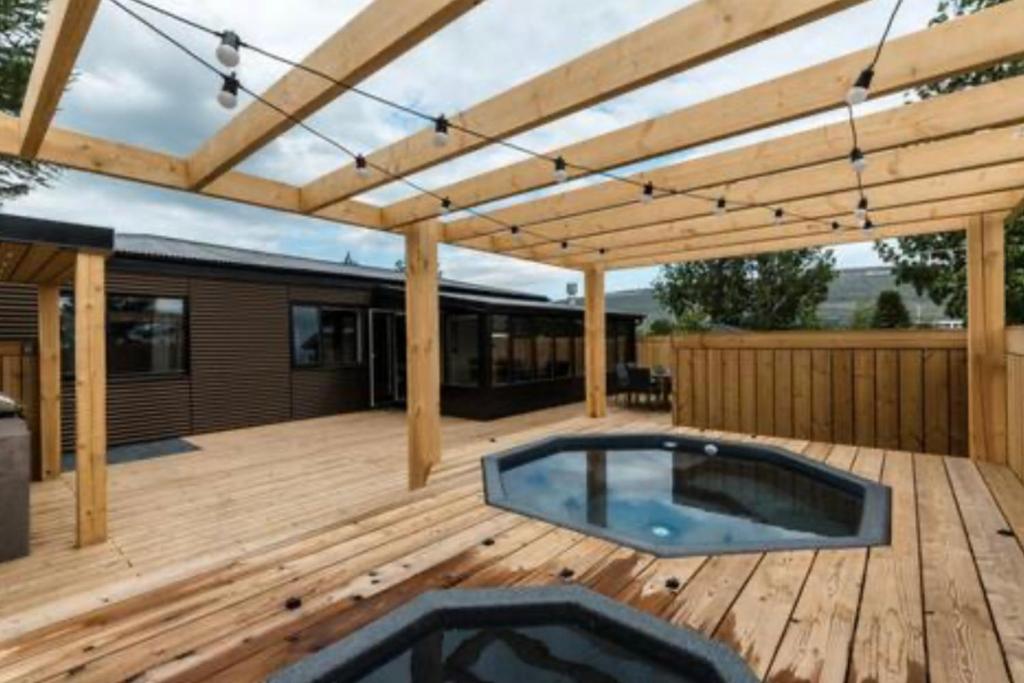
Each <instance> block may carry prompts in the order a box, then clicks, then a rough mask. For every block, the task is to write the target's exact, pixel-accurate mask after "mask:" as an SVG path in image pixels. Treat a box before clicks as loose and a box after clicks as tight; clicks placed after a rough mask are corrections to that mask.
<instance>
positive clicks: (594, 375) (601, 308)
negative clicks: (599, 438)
mask: <svg viewBox="0 0 1024 683" xmlns="http://www.w3.org/2000/svg"><path fill="white" fill-rule="evenodd" d="M584 280H585V282H584V297H583V303H584V306H585V307H586V308H585V309H584V313H583V330H584V337H585V339H584V353H585V354H586V384H587V386H586V395H587V417H604V416H605V415H607V414H608V386H607V384H608V346H607V343H606V341H605V339H606V332H605V322H606V321H605V300H604V270H603V269H602V268H600V267H599V266H598V267H592V268H588V269H587V271H586V273H585V275H584Z"/></svg>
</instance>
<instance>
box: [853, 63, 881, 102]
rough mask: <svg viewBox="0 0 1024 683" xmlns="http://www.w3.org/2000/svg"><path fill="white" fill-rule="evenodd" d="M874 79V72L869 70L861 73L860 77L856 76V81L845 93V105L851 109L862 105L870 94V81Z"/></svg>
mask: <svg viewBox="0 0 1024 683" xmlns="http://www.w3.org/2000/svg"><path fill="white" fill-rule="evenodd" d="M874 77H875V72H874V71H873V70H872V69H871V68H867V69H864V70H863V71H861V72H860V75H859V76H857V80H856V81H854V82H853V85H852V86H851V87H850V89H849V91H847V93H846V103H847V104H849V105H850V106H851V107H855V106H857V105H858V104H864V102H866V101H867V99H868V95H869V94H870V92H871V79H872V78H874Z"/></svg>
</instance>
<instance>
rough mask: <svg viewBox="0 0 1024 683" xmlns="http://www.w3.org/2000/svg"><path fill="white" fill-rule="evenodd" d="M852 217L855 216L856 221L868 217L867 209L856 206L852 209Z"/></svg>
mask: <svg viewBox="0 0 1024 683" xmlns="http://www.w3.org/2000/svg"><path fill="white" fill-rule="evenodd" d="M853 217H854V218H856V219H857V220H858V221H863V220H864V219H865V218H867V217H868V212H867V209H862V208H860V207H857V208H856V209H854V211H853Z"/></svg>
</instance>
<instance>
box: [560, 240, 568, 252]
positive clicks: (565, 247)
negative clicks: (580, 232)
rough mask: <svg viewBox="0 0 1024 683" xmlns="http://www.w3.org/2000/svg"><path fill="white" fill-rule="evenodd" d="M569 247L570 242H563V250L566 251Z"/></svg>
mask: <svg viewBox="0 0 1024 683" xmlns="http://www.w3.org/2000/svg"><path fill="white" fill-rule="evenodd" d="M568 248H569V243H568V242H562V251H566V250H567V249H568Z"/></svg>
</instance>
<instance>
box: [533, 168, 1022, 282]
mask: <svg viewBox="0 0 1024 683" xmlns="http://www.w3.org/2000/svg"><path fill="white" fill-rule="evenodd" d="M965 175H967V174H965ZM930 180H931V179H927V180H926V181H924V183H922V181H913V182H917V183H921V184H925V183H927V182H928V181H930ZM955 184H956V183H955V182H951V183H942V184H941V185H939V186H937V187H935V186H933V187H934V189H937V190H938V192H933V193H931V194H933V195H935V198H934V199H925V198H924V197H926V196H927V195H926V194H925V193H922V194H921V195H918V196H917V197H914V198H916V199H920V200H921V201H919V202H917V203H911V204H899V205H891V206H887V207H886V208H882V209H881V210H875V211H872V212H871V215H872V220H873V221H874V222H876V223H877V224H879V225H882V226H887V225H895V224H902V223H917V222H922V221H929V220H935V219H940V218H957V217H961V216H972V215H976V214H979V213H986V212H989V211H1008V210H1010V209H1011V208H1012V207H1013V206H1014V205H1015V204H1016V203H1017V202H1018V201H1020V200H1021V199H1022V198H1024V189H1013V190H1000V191H996V192H988V193H984V194H972V195H968V196H963V197H956V198H948V197H951V195H949V194H947V193H946V190H947V189H948V188H949V187H950V186H951V185H954V186H955ZM970 189H976V188H967V189H966V190H965V191H970ZM894 194H895V193H894ZM909 197H913V195H909V196H908V198H909ZM832 203H833V204H837V203H838V202H835V201H832ZM848 215H849V212H848V211H844V212H843V213H841V214H839V213H837V214H835V215H834V216H827V217H825V220H829V219H832V218H835V219H837V220H839V219H845V218H847V217H848ZM849 229H850V228H847V230H849ZM829 232H830V228H829V227H828V225H827V224H826V225H822V223H819V222H816V221H793V222H791V223H785V224H783V225H766V224H762V225H760V226H757V227H752V228H747V229H735V230H715V231H707V232H706V233H703V234H695V235H694V236H692V237H689V238H683V239H676V240H670V241H664V242H657V243H653V244H640V245H636V246H631V247H623V248H621V249H616V250H615V251H614V252H610V254H609V256H608V257H606V258H602V257H598V256H596V255H594V254H593V253H592V252H587V253H580V254H574V255H572V256H566V257H561V258H558V259H551V260H550V261H548V262H549V263H551V264H552V265H558V266H565V267H570V268H585V267H587V266H588V265H589V264H592V263H597V262H601V261H609V262H611V263H616V262H621V261H623V260H631V261H634V260H637V259H640V258H644V257H658V256H660V255H662V254H665V253H672V254H677V253H679V252H681V251H690V250H697V249H707V248H711V247H715V246H720V247H727V246H735V245H739V244H747V243H750V242H762V241H764V240H770V239H773V238H778V239H783V238H790V237H800V236H802V235H819V234H827V233H829Z"/></svg>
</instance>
